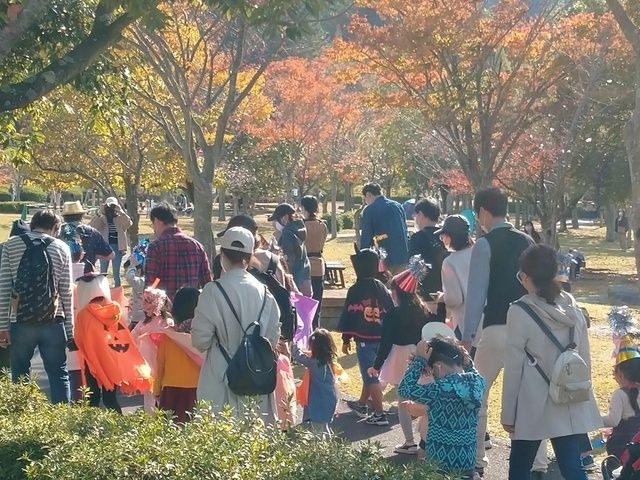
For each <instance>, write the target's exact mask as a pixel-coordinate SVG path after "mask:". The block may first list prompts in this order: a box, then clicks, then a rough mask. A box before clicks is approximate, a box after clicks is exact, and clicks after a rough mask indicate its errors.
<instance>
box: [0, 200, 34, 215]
mask: <svg viewBox="0 0 640 480" xmlns="http://www.w3.org/2000/svg"><path fill="white" fill-rule="evenodd" d="M27 205H28V202H0V213H17V214H18V215H20V214H21V213H22V209H23V208H24V207H26V206H27Z"/></svg>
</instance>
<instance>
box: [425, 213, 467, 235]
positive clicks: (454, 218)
mask: <svg viewBox="0 0 640 480" xmlns="http://www.w3.org/2000/svg"><path fill="white" fill-rule="evenodd" d="M441 233H449V234H451V235H465V234H468V233H469V221H468V220H467V219H466V218H465V217H464V216H462V215H449V216H448V217H447V218H445V220H444V223H443V224H442V227H440V228H439V229H438V230H436V231H435V232H433V234H434V235H440V234H441Z"/></svg>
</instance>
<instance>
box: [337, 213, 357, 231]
mask: <svg viewBox="0 0 640 480" xmlns="http://www.w3.org/2000/svg"><path fill="white" fill-rule="evenodd" d="M353 213H354V211H353V210H347V211H346V212H342V214H341V215H340V219H341V221H342V228H344V229H345V230H353V226H354V221H353Z"/></svg>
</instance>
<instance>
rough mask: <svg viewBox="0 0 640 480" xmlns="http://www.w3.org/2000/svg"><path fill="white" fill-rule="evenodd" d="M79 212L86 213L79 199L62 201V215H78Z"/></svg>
mask: <svg viewBox="0 0 640 480" xmlns="http://www.w3.org/2000/svg"><path fill="white" fill-rule="evenodd" d="M81 213H87V211H86V210H85V209H84V208H82V203H80V200H76V201H75V202H64V204H63V205H62V216H63V217H64V216H65V215H79V214H81Z"/></svg>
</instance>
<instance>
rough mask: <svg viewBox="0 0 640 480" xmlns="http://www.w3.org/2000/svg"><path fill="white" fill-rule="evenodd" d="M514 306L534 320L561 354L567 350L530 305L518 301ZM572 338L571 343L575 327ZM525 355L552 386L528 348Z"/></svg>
mask: <svg viewBox="0 0 640 480" xmlns="http://www.w3.org/2000/svg"><path fill="white" fill-rule="evenodd" d="M513 304H514V305H518V306H519V307H520V308H521V309H523V310H524V311H525V312H526V313H527V314H529V316H530V317H531V318H532V319H533V321H534V322H536V324H537V325H538V327H540V330H542V331H543V333H544V334H545V336H546V337H548V338H549V340H551V342H552V343H553V344H554V345H555V346H556V347H557V348H558V349H559V350H560V351H561V352H564V351H565V348H564V347H563V346H562V344H561V343H560V342H559V341H558V339H557V338H556V337H555V335H554V334H553V333H552V332H551V330H550V329H549V327H547V325H546V324H545V323H544V321H543V320H542V319H541V318H540V316H539V315H538V314H537V313H536V311H535V310H534V309H533V308H531V306H530V305H528V304H526V303H525V302H523V301H522V300H518V301H516V302H513ZM570 336H571V339H570V341H571V342H573V327H571V331H570ZM524 353H525V354H526V355H527V358H528V359H529V362H530V363H531V365H533V366H534V367H535V369H536V370H537V371H538V373H539V374H540V376H541V377H542V378H543V379H544V381H545V382H547V385H551V380H550V379H549V376H548V375H547V374H546V373H545V372H544V370H542V367H541V366H540V365H539V364H538V360H536V359H535V357H534V356H533V355H531V353H530V352H529V350H527V349H526V347H525V349H524Z"/></svg>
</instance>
